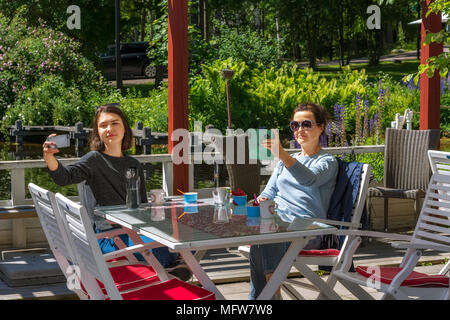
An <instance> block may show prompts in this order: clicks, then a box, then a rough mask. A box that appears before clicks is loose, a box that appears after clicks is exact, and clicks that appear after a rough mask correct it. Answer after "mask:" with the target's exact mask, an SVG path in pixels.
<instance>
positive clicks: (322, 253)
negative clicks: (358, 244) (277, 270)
mask: <svg viewBox="0 0 450 320" xmlns="http://www.w3.org/2000/svg"><path fill="white" fill-rule="evenodd" d="M339 252H340V251H339V250H336V249H324V250H302V251H300V253H299V255H300V256H318V257H337V256H338V255H339Z"/></svg>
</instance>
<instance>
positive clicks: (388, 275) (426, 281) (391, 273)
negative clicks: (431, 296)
mask: <svg viewBox="0 0 450 320" xmlns="http://www.w3.org/2000/svg"><path fill="white" fill-rule="evenodd" d="M367 268H369V267H364V266H359V267H357V268H356V272H358V273H359V274H360V275H362V276H364V277H366V278H369V277H372V278H373V280H375V281H377V280H378V281H380V282H382V283H385V284H391V282H392V280H393V279H394V278H395V276H396V275H397V274H398V273H399V272H400V271H401V270H402V268H398V267H397V268H396V267H380V268H379V270H380V271H379V272H371V273H369V272H368V271H367ZM372 270H373V269H372ZM375 270H376V269H375ZM448 279H449V278H448V277H447V276H444V275H428V274H425V273H421V272H415V271H413V272H411V274H410V275H409V276H408V278H406V279H405V280H404V281H403V283H402V284H401V286H404V287H426V286H434V287H435V286H439V287H448Z"/></svg>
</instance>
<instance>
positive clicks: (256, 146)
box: [247, 129, 273, 160]
mask: <svg viewBox="0 0 450 320" xmlns="http://www.w3.org/2000/svg"><path fill="white" fill-rule="evenodd" d="M247 133H248V139H249V140H248V145H249V151H250V154H249V156H250V159H257V160H273V155H272V152H271V151H270V150H268V149H266V148H264V147H263V146H261V142H262V141H263V140H265V139H272V132H271V130H270V129H249V130H248V131H247Z"/></svg>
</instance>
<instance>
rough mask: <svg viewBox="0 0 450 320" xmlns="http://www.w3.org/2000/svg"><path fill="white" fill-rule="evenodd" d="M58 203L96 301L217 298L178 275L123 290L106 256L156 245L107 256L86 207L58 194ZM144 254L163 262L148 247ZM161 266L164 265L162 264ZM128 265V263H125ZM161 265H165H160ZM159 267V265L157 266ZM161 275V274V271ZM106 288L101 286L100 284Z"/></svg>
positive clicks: (85, 282)
mask: <svg viewBox="0 0 450 320" xmlns="http://www.w3.org/2000/svg"><path fill="white" fill-rule="evenodd" d="M55 198H56V204H57V207H58V210H59V212H60V214H61V217H62V220H63V222H64V226H65V228H66V230H67V232H68V238H69V240H70V241H71V243H72V248H73V252H74V254H75V256H74V260H75V263H76V264H77V266H78V267H79V271H80V278H81V281H82V283H83V285H84V287H85V289H86V291H87V292H88V294H89V298H90V299H92V300H105V299H112V300H122V299H123V300H166V299H167V300H174V299H184V300H192V299H199V300H200V299H208V300H209V299H214V297H215V295H214V293H212V292H210V291H208V290H205V289H203V288H200V287H197V286H194V285H191V284H188V283H186V282H183V281H180V280H178V279H177V278H171V279H161V282H157V283H154V284H151V285H150V286H147V287H143V288H139V289H135V290H132V291H128V292H119V290H118V288H117V286H116V284H115V282H114V279H113V277H112V273H111V269H108V267H107V265H106V263H105V259H106V260H107V259H110V258H113V257H116V256H120V255H123V254H124V252H125V251H126V252H128V253H134V252H141V251H142V250H145V249H149V248H151V247H153V246H154V244H152V243H149V244H138V245H135V246H132V247H128V248H125V249H121V250H118V251H115V252H112V253H109V254H105V255H103V254H102V252H101V250H100V247H99V245H98V242H97V239H96V237H95V234H94V231H93V230H92V227H91V223H90V220H89V217H88V214H87V212H86V209H85V208H84V207H83V206H81V205H79V204H77V203H75V202H73V201H71V200H69V199H68V198H66V197H64V196H63V195H61V194H59V193H57V194H56V196H55ZM143 255H148V256H151V257H152V258H153V259H150V262H153V263H156V264H159V263H158V261H157V260H156V259H154V257H153V255H152V254H151V253H149V252H148V250H146V251H145V253H143ZM159 266H160V265H159ZM123 267H127V266H123ZM160 267H161V266H160ZM155 268H156V266H155ZM158 275H159V273H158ZM99 282H100V283H101V284H102V285H103V287H101V286H100V283H99Z"/></svg>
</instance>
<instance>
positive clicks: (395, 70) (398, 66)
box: [317, 60, 420, 81]
mask: <svg viewBox="0 0 450 320" xmlns="http://www.w3.org/2000/svg"><path fill="white" fill-rule="evenodd" d="M419 64H420V61H419V60H405V61H402V63H394V62H381V63H380V64H379V65H378V66H369V65H368V64H367V63H357V64H350V66H351V68H352V70H361V69H366V73H367V75H368V76H369V80H370V81H376V80H377V79H378V76H377V74H378V73H379V72H380V71H381V72H384V73H387V74H389V75H391V76H392V78H393V79H394V80H395V81H400V80H401V79H402V78H403V77H404V76H405V75H407V74H410V73H415V72H417V67H418V66H419ZM317 71H318V72H320V73H321V74H322V75H323V76H325V77H326V78H329V79H331V78H336V77H338V76H339V74H341V73H342V71H341V67H340V66H339V65H333V66H320V67H317Z"/></svg>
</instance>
